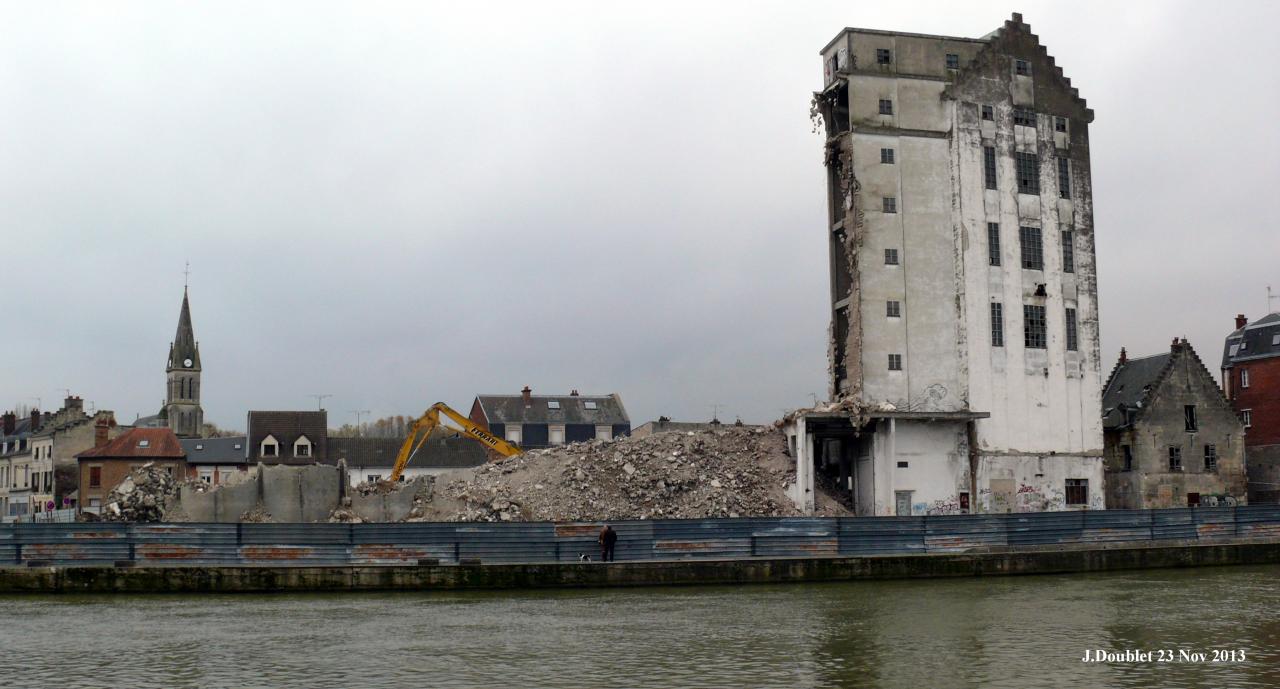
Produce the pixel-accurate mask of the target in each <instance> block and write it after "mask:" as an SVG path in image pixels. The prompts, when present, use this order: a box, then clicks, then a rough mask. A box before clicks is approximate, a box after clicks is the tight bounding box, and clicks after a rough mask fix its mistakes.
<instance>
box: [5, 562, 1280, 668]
mask: <svg viewBox="0 0 1280 689" xmlns="http://www.w3.org/2000/svg"><path fill="white" fill-rule="evenodd" d="M1277 610H1280V566H1264V567H1234V568H1230V567H1228V568H1202V569H1186V570H1157V571H1144V572H1127V573H1115V574H1091V575H1065V576H1035V577H1006V578H990V579H961V580H932V581H896V582H856V583H847V584H814V585H777V586H742V587H707V588H701V587H688V588H649V589H629V590H572V591H538V592H502V593H464V594H459V593H444V594H427V593H379V594H342V595H335V594H316V595H272V596H263V595H203V596H188V595H184V596H173V595H162V596H38V597H36V596H31V597H16V596H15V597H3V598H0V685H2V686H6V687H494V686H519V687H735V688H736V687H910V688H913V689H914V688H916V687H964V686H982V687H1018V688H1024V687H1058V686H1078V687H1104V686H1105V687H1113V686H1118V687H1153V686H1159V687H1276V686H1280V651H1277V646H1278V645H1280V616H1278V615H1277V614H1276V613H1277ZM1086 649H1104V650H1107V651H1114V652H1123V651H1124V650H1126V649H1132V650H1141V651H1159V650H1171V651H1173V653H1174V654H1175V655H1176V654H1177V653H1178V651H1181V650H1187V651H1192V652H1201V653H1206V654H1209V655H1212V652H1213V651H1215V650H1217V651H1237V652H1243V654H1244V656H1245V658H1246V660H1244V661H1243V662H1241V661H1239V660H1236V661H1227V662H1218V663H1213V662H1169V663H1159V662H1128V663H1125V662H1117V663H1098V664H1089V663H1084V662H1081V657H1082V656H1083V655H1084V653H1085V650H1086Z"/></svg>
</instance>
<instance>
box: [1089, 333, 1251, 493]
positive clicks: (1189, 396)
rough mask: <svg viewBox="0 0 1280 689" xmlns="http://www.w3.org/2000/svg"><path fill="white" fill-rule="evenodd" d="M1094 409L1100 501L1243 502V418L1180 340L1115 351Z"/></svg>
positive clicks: (1189, 347) (1198, 358)
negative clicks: (1101, 452)
mask: <svg viewBox="0 0 1280 689" xmlns="http://www.w3.org/2000/svg"><path fill="white" fill-rule="evenodd" d="M1102 408H1103V411H1102V414H1103V434H1104V438H1105V441H1106V448H1105V458H1106V492H1107V507H1108V508H1110V509H1153V508H1165V507H1189V506H1200V505H1210V506H1218V505H1237V504H1240V505H1242V504H1245V497H1246V489H1245V465H1244V425H1243V424H1242V423H1241V422H1240V419H1239V418H1238V417H1237V416H1236V414H1235V412H1234V411H1233V410H1232V409H1231V405H1230V403H1228V402H1227V399H1226V397H1224V396H1223V394H1222V391H1221V390H1219V389H1218V384H1217V383H1216V382H1215V381H1214V379H1213V374H1211V373H1210V372H1209V370H1208V369H1206V368H1205V366H1204V364H1203V363H1202V362H1201V361H1200V357H1199V356H1198V355H1197V354H1196V352H1195V350H1194V349H1192V348H1191V345H1190V344H1188V343H1187V341H1186V340H1177V339H1175V340H1174V341H1173V343H1172V344H1171V345H1170V347H1169V351H1168V352H1165V353H1163V354H1156V355H1154V356H1146V357H1139V358H1134V359H1130V358H1128V356H1127V355H1126V353H1125V351H1124V350H1123V349H1122V350H1120V361H1119V362H1117V363H1116V366H1115V368H1114V369H1113V370H1112V371H1111V376H1110V377H1109V378H1108V379H1107V384H1106V387H1105V388H1104V389H1103V397H1102Z"/></svg>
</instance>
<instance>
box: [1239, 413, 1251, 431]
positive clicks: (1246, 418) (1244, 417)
mask: <svg viewBox="0 0 1280 689" xmlns="http://www.w3.org/2000/svg"><path fill="white" fill-rule="evenodd" d="M1240 420H1241V421H1243V422H1244V427H1245V428H1252V427H1253V410H1252V409H1241V410H1240Z"/></svg>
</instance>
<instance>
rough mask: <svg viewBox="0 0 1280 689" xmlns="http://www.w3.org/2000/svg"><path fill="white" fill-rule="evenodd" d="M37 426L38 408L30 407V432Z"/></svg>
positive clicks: (38, 418) (38, 423)
mask: <svg viewBox="0 0 1280 689" xmlns="http://www.w3.org/2000/svg"><path fill="white" fill-rule="evenodd" d="M39 427H40V410H39V409H32V410H31V432H32V433H35V431H36V429H37V428H39Z"/></svg>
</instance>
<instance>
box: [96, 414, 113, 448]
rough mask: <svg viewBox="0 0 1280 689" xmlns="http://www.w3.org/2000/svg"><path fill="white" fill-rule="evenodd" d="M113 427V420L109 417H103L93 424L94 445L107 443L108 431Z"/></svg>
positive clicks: (99, 445)
mask: <svg viewBox="0 0 1280 689" xmlns="http://www.w3.org/2000/svg"><path fill="white" fill-rule="evenodd" d="M110 429H111V422H110V421H109V420H107V417H105V416H104V417H101V418H99V419H98V421H97V422H96V423H94V424H93V446H94V447H102V446H103V445H106V444H107V432H108V431H109V430H110Z"/></svg>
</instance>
